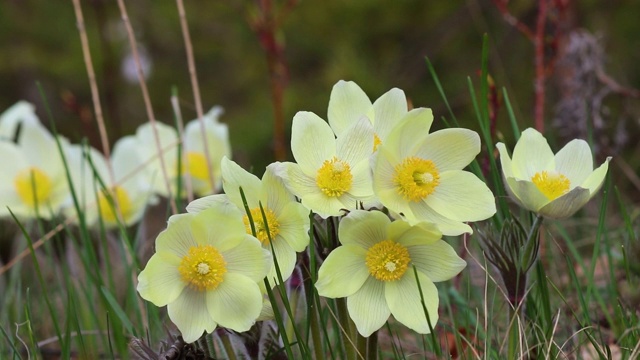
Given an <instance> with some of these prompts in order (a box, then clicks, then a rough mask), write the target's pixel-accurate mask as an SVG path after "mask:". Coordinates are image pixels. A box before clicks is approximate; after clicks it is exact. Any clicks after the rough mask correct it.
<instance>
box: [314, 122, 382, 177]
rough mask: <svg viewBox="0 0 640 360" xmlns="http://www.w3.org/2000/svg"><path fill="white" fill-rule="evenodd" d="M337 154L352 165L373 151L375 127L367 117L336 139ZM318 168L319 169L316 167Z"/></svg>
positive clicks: (367, 157) (366, 157)
mask: <svg viewBox="0 0 640 360" xmlns="http://www.w3.org/2000/svg"><path fill="white" fill-rule="evenodd" d="M336 146H337V150H336V156H337V157H338V159H340V160H342V161H345V162H347V163H348V164H349V165H351V166H352V167H353V166H354V165H356V164H358V163H360V162H362V160H365V159H369V155H371V153H372V152H373V127H372V126H371V122H369V119H367V118H366V117H362V118H360V119H359V120H358V121H356V122H354V124H353V125H351V126H349V127H348V128H347V129H345V131H344V133H343V134H342V135H340V136H338V138H337V140H336ZM316 170H317V169H316Z"/></svg>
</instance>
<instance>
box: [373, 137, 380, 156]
mask: <svg viewBox="0 0 640 360" xmlns="http://www.w3.org/2000/svg"><path fill="white" fill-rule="evenodd" d="M380 144H382V140H380V137H379V136H378V134H373V152H376V150H378V146H380Z"/></svg>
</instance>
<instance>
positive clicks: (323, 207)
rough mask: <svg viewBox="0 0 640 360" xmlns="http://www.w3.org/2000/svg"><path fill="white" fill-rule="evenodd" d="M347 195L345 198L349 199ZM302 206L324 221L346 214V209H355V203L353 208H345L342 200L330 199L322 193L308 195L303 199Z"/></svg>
mask: <svg viewBox="0 0 640 360" xmlns="http://www.w3.org/2000/svg"><path fill="white" fill-rule="evenodd" d="M346 195H347V194H345V195H343V197H344V198H348V197H347V196H346ZM302 205H304V206H306V207H307V208H308V209H310V210H313V212H315V213H316V214H318V215H319V216H320V217H322V218H323V219H326V218H327V217H329V216H340V215H342V214H343V213H344V210H345V209H349V208H355V205H356V204H355V203H354V204H353V205H351V206H345V204H344V203H343V201H341V199H340V198H335V197H328V196H326V195H325V194H323V193H321V192H316V193H313V194H307V195H305V196H304V197H303V198H302Z"/></svg>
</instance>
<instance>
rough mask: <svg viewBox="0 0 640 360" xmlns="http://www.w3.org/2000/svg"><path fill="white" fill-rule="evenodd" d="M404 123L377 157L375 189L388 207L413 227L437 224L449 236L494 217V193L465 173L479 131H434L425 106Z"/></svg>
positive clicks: (476, 148) (477, 147) (477, 143)
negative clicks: (471, 224)
mask: <svg viewBox="0 0 640 360" xmlns="http://www.w3.org/2000/svg"><path fill="white" fill-rule="evenodd" d="M401 122H402V123H401V124H400V125H399V126H397V127H396V128H395V129H394V130H393V131H392V132H391V133H390V134H389V136H388V138H387V140H386V141H385V142H384V143H382V144H381V145H380V147H379V148H378V151H377V153H376V154H375V155H374V157H375V158H374V161H373V163H374V165H373V189H374V191H375V194H376V196H377V197H378V198H379V199H380V202H381V203H382V204H383V205H384V206H386V207H387V208H388V209H389V210H391V211H393V212H395V213H398V214H401V215H403V216H404V217H405V219H407V220H408V221H410V222H411V223H415V222H417V221H428V222H431V223H434V224H436V225H437V226H438V228H439V229H440V231H442V233H443V234H444V235H460V234H462V233H464V232H468V233H471V232H472V230H471V227H470V226H469V225H467V224H465V222H467V221H479V220H484V219H487V218H489V217H491V216H492V215H493V214H495V212H496V206H495V200H494V197H493V194H492V193H491V190H489V188H488V187H487V185H486V184H485V183H483V182H482V181H481V180H480V179H478V178H477V177H476V176H475V175H473V174H472V173H470V172H467V171H463V170H462V169H463V168H464V167H465V166H467V165H469V163H471V161H472V160H473V158H474V157H475V156H476V155H477V154H478V153H479V152H480V138H479V136H478V134H477V133H476V132H474V131H471V130H468V129H457V128H456V129H443V130H438V131H435V132H433V133H429V128H430V127H431V123H432V122H433V115H432V113H431V111H430V110H429V109H423V108H420V109H414V110H411V111H410V112H408V113H407V114H406V115H405V118H404V119H402V120H401Z"/></svg>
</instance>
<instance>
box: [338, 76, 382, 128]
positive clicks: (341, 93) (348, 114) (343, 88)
mask: <svg viewBox="0 0 640 360" xmlns="http://www.w3.org/2000/svg"><path fill="white" fill-rule="evenodd" d="M372 112H373V109H372V107H371V100H369V97H368V96H367V94H365V93H364V91H362V89H361V88H360V87H359V86H358V85H357V84H356V83H355V82H353V81H344V80H340V81H338V82H337V83H336V84H335V85H334V86H333V89H332V90H331V96H330V97H329V109H328V111H327V118H328V119H329V125H331V128H332V129H333V131H334V132H335V133H336V135H341V134H342V133H343V132H344V131H345V130H346V129H347V128H349V126H351V125H353V124H354V123H355V122H356V121H358V119H360V118H361V117H362V116H363V115H364V116H367V115H372Z"/></svg>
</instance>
